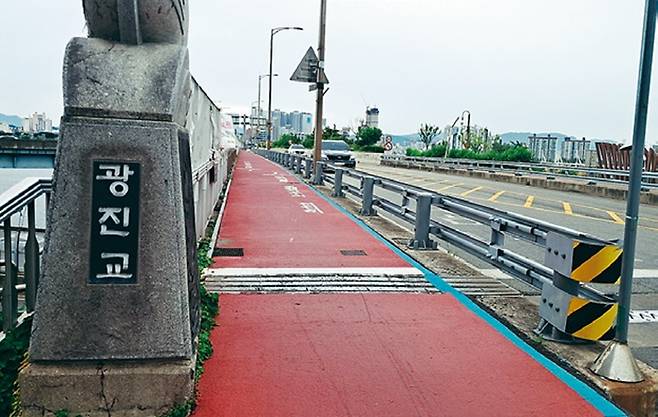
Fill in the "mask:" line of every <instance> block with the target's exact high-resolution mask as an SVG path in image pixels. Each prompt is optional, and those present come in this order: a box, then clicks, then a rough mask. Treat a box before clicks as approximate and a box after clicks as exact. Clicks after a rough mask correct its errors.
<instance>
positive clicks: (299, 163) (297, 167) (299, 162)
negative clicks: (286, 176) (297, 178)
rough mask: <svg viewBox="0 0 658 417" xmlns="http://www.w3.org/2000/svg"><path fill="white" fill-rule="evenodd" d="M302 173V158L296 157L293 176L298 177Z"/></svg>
mask: <svg viewBox="0 0 658 417" xmlns="http://www.w3.org/2000/svg"><path fill="white" fill-rule="evenodd" d="M301 173H302V157H301V156H299V155H297V156H295V174H297V175H299V174H301Z"/></svg>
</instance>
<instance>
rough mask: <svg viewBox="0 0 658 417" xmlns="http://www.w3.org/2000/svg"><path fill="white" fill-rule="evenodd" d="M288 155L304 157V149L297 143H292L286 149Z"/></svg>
mask: <svg viewBox="0 0 658 417" xmlns="http://www.w3.org/2000/svg"><path fill="white" fill-rule="evenodd" d="M288 153H289V154H291V155H306V149H304V147H303V146H302V145H300V144H298V143H293V144H292V145H290V147H289V148H288Z"/></svg>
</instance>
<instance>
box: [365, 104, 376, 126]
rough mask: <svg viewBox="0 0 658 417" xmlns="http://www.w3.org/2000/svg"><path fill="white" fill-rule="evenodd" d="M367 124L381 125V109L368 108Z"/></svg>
mask: <svg viewBox="0 0 658 417" xmlns="http://www.w3.org/2000/svg"><path fill="white" fill-rule="evenodd" d="M366 126H368V127H379V109H378V108H377V107H367V108H366Z"/></svg>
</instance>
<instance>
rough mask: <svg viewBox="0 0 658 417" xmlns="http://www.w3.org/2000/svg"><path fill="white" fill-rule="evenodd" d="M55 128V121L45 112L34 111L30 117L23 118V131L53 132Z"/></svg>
mask: <svg viewBox="0 0 658 417" xmlns="http://www.w3.org/2000/svg"><path fill="white" fill-rule="evenodd" d="M52 130H53V121H52V120H50V119H49V118H47V117H46V114H45V113H34V114H33V115H32V116H30V117H26V118H25V119H23V132H27V133H38V132H51V131H52Z"/></svg>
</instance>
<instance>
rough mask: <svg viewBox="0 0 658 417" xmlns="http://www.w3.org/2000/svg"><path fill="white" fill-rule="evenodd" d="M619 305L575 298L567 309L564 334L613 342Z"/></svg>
mask: <svg viewBox="0 0 658 417" xmlns="http://www.w3.org/2000/svg"><path fill="white" fill-rule="evenodd" d="M618 310H619V305H618V304H605V303H598V302H594V301H590V300H585V299H583V298H577V297H574V298H572V299H571V302H570V303H569V308H568V309H567V321H566V325H565V328H564V330H563V331H564V332H565V333H567V334H570V335H572V336H574V337H577V338H579V339H585V340H612V339H613V338H614V337H615V327H616V324H617V311H618Z"/></svg>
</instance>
